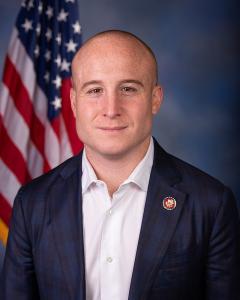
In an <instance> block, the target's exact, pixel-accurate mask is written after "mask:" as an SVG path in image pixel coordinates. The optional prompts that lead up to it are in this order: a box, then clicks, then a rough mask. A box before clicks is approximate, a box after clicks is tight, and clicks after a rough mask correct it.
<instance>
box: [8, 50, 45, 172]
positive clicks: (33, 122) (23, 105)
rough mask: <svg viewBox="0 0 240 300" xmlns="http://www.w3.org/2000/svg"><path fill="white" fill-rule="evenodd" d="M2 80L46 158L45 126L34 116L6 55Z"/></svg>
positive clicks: (22, 87)
mask: <svg viewBox="0 0 240 300" xmlns="http://www.w3.org/2000/svg"><path fill="white" fill-rule="evenodd" d="M3 82H4V84H5V85H6V86H7V87H8V89H9V92H10V95H11V97H12V99H13V100H14V103H15V105H16V107H17V109H18V110H19V112H20V113H21V115H22V117H23V118H24V120H25V122H26V123H27V125H28V126H29V129H30V137H31V140H32V141H33V143H34V144H35V146H36V147H37V149H38V150H39V152H40V153H41V154H42V156H43V157H44V160H46V157H45V155H44V135H45V128H44V126H43V124H42V123H41V122H40V120H39V119H38V117H37V116H36V114H35V111H34V108H33V105H32V102H31V100H30V97H29V94H28V92H27V90H26V88H25V86H24V84H23V82H22V80H21V77H20V75H19V74H18V72H17V70H16V68H15V66H14V65H13V63H12V62H11V60H10V59H9V57H8V56H7V57H6V62H5V69H4V74H3ZM44 164H46V166H48V167H49V164H48V162H47V161H45V162H44Z"/></svg>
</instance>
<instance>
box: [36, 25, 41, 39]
mask: <svg viewBox="0 0 240 300" xmlns="http://www.w3.org/2000/svg"><path fill="white" fill-rule="evenodd" d="M36 33H37V36H39V35H40V33H41V25H40V23H38V24H37V27H36Z"/></svg>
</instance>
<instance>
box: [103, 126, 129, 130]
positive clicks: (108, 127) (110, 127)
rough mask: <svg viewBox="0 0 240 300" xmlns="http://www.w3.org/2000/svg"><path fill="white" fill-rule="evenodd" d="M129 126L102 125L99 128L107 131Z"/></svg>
mask: <svg viewBox="0 0 240 300" xmlns="http://www.w3.org/2000/svg"><path fill="white" fill-rule="evenodd" d="M125 128H127V126H100V127H98V129H101V130H105V131H120V130H123V129H125Z"/></svg>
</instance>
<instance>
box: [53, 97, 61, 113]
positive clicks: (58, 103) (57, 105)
mask: <svg viewBox="0 0 240 300" xmlns="http://www.w3.org/2000/svg"><path fill="white" fill-rule="evenodd" d="M51 104H52V105H53V106H54V108H55V110H58V109H59V108H61V107H62V99H61V98H59V97H56V98H55V100H54V101H52V102H51Z"/></svg>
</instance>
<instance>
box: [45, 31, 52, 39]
mask: <svg viewBox="0 0 240 300" xmlns="http://www.w3.org/2000/svg"><path fill="white" fill-rule="evenodd" d="M45 36H46V38H47V40H48V42H49V41H50V40H51V38H52V30H51V29H50V28H48V29H47V32H46V33H45Z"/></svg>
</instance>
